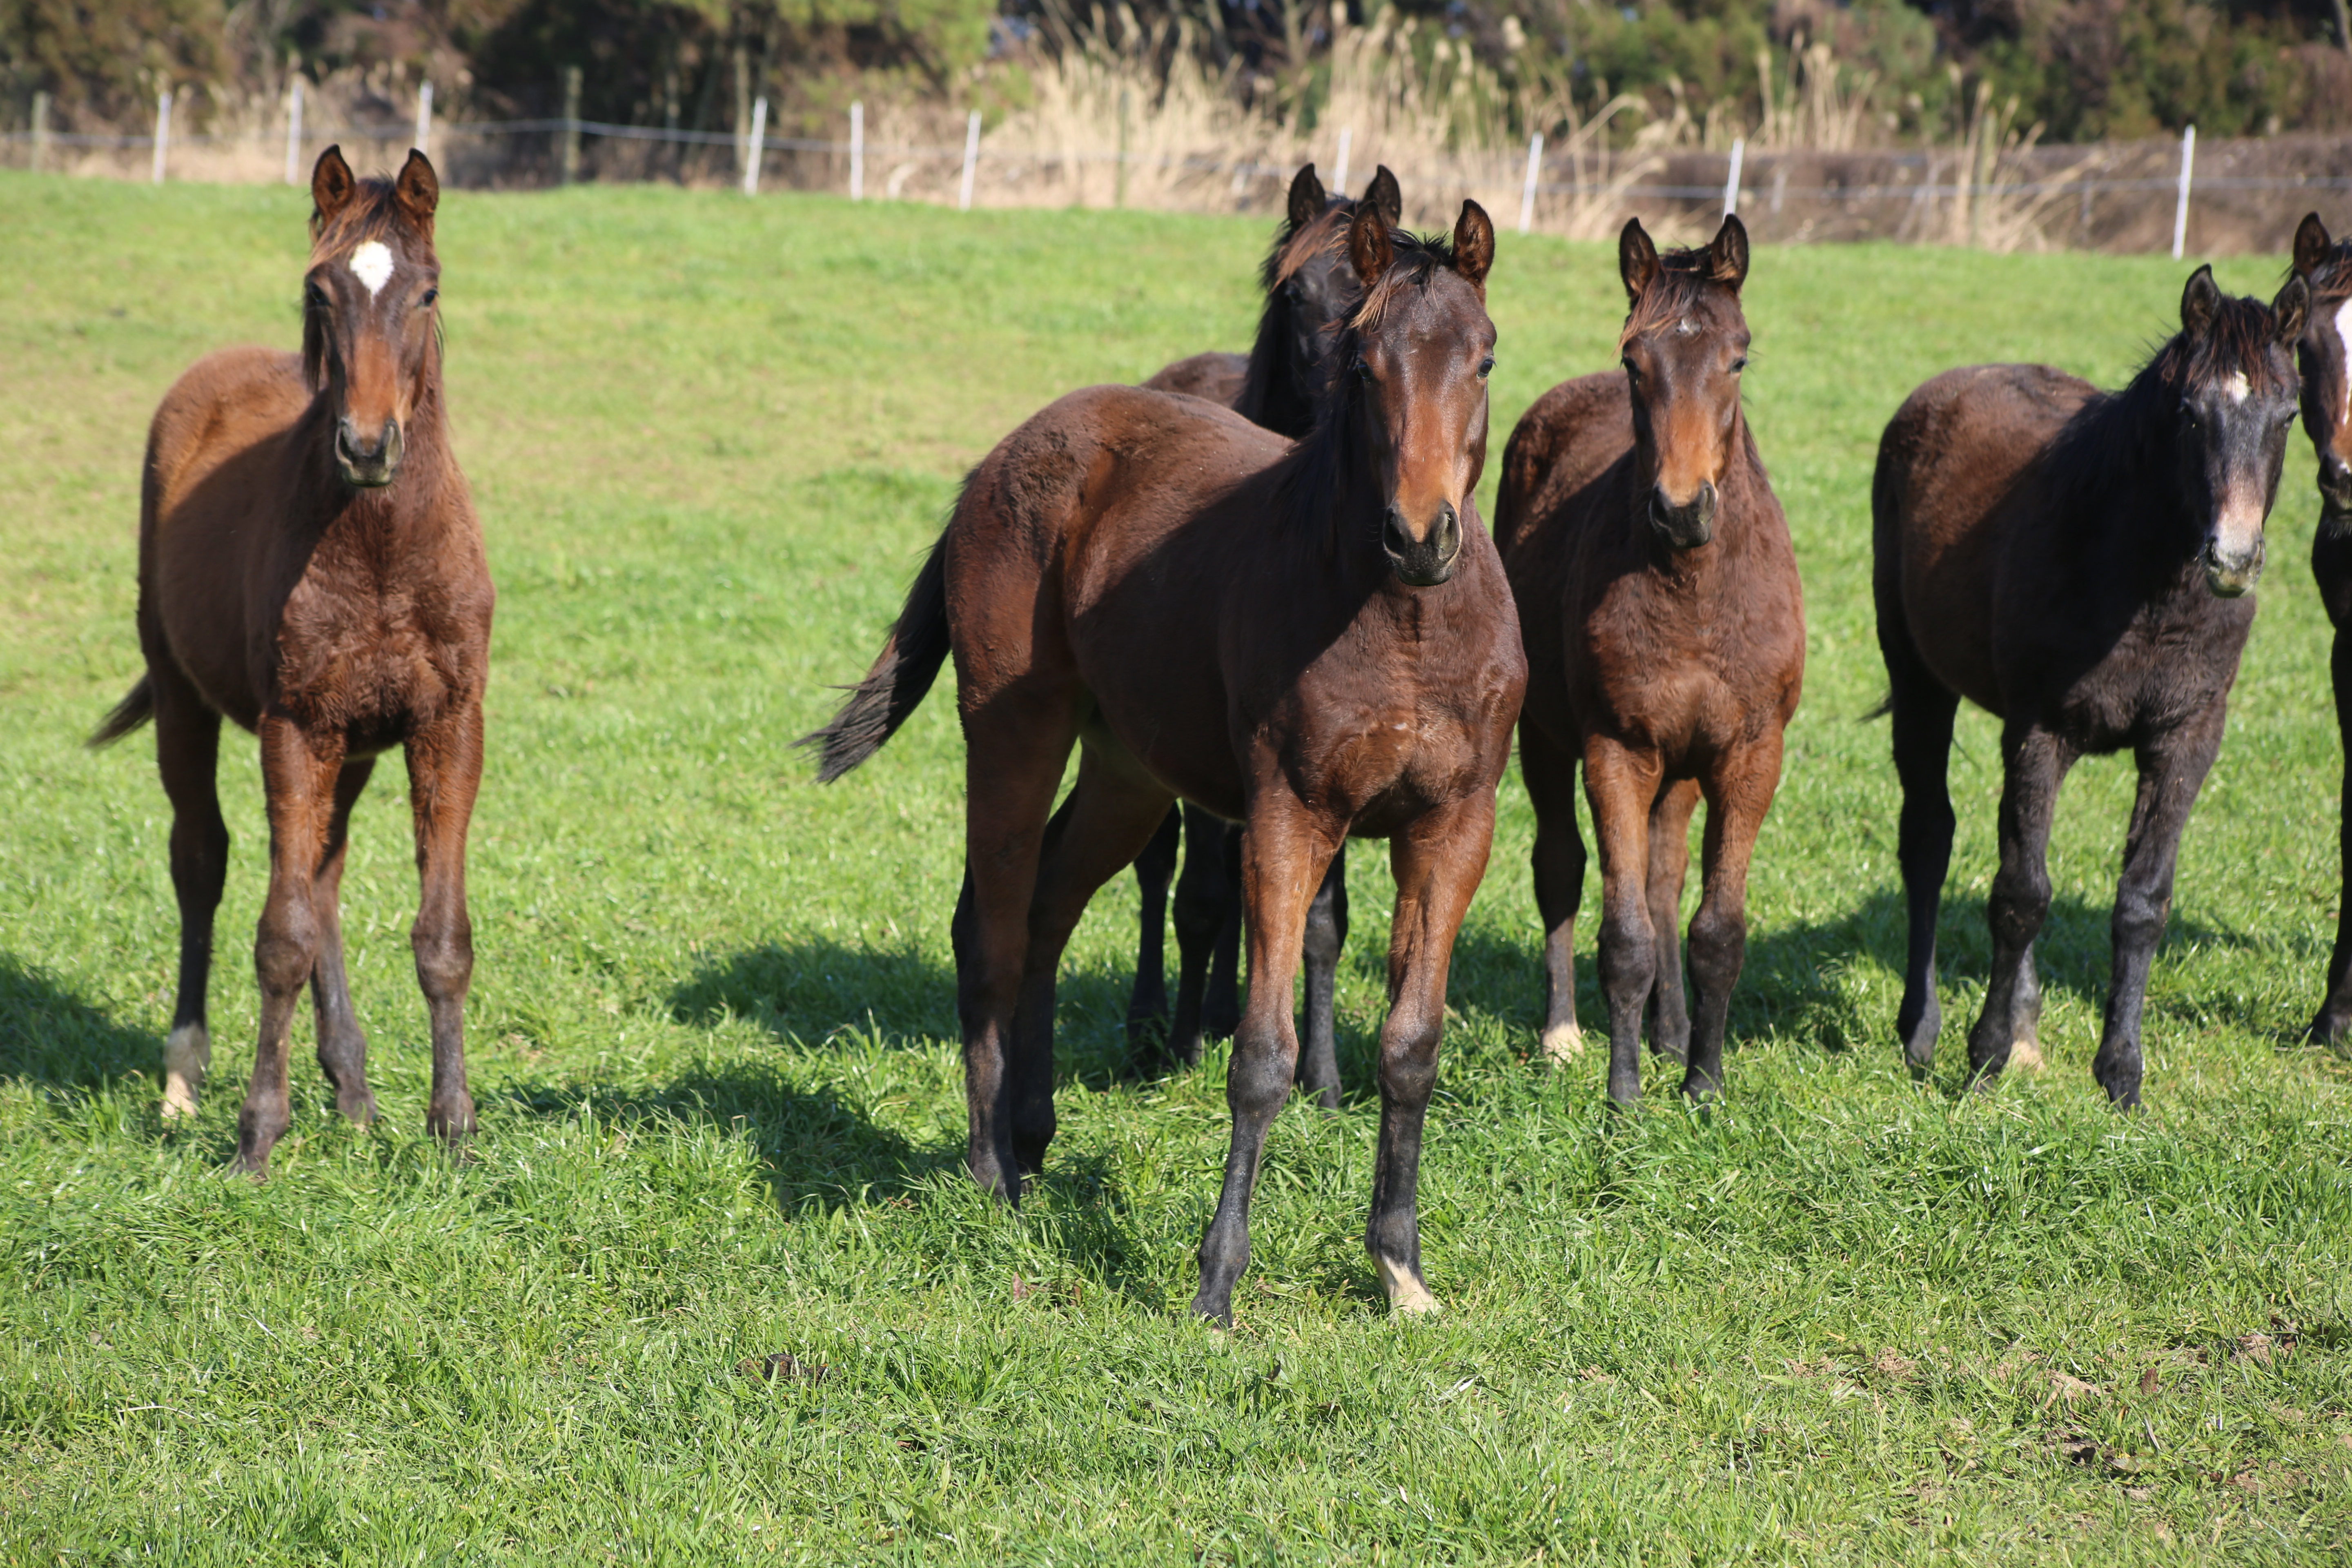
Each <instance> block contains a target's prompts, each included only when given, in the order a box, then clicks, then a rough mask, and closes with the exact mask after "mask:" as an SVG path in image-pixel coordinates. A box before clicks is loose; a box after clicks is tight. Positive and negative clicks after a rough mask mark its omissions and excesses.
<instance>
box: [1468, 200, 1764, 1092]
mask: <svg viewBox="0 0 2352 1568" xmlns="http://www.w3.org/2000/svg"><path fill="white" fill-rule="evenodd" d="M1617 265H1618V271H1619V275H1620V277H1621V278H1622V280H1623V282H1624V285H1625V294H1626V298H1627V300H1629V301H1630V302H1631V310H1629V312H1628V314H1627V316H1626V318H1625V328H1624V331H1623V332H1622V334H1621V336H1620V338H1619V340H1618V346H1619V351H1620V353H1621V354H1622V359H1623V369H1622V371H1620V372H1616V373H1612V374H1601V375H1588V376H1583V377H1581V378H1580V379H1578V380H1575V381H1570V382H1564V383H1562V384H1560V385H1559V386H1556V387H1554V388H1553V389H1552V390H1551V391H1549V392H1548V393H1546V394H1545V395H1543V396H1542V397H1541V398H1538V400H1537V402H1536V405H1535V406H1534V407H1532V408H1530V409H1528V412H1527V415H1526V416H1525V417H1523V418H1522V419H1520V421H1519V424H1518V427H1517V429H1515V430H1513V431H1512V432H1511V440H1510V444H1509V446H1507V447H1506V448H1505V449H1504V453H1503V480H1502V486H1501V490H1500V493H1499V495H1498V496H1497V498H1496V506H1495V532H1496V543H1497V544H1498V545H1499V547H1500V548H1501V550H1502V553H1503V563H1504V567H1505V569H1506V570H1507V572H1508V573H1509V574H1510V580H1511V592H1512V595H1514V597H1515V598H1516V599H1517V603H1518V611H1519V626H1520V627H1521V629H1522V630H1523V631H1524V632H1525V634H1526V637H1527V648H1528V700H1527V710H1526V712H1525V713H1524V714H1523V715H1522V717H1521V718H1520V720H1519V769H1520V772H1521V773H1522V774H1523V775H1524V776H1525V778H1526V780H1527V785H1528V796H1529V797H1530V799H1531V800H1532V801H1533V803H1534V805H1535V811H1536V845H1535V884H1536V903H1537V906H1538V910H1539V912H1540V913H1541V915H1542V917H1543V922H1544V973H1545V975H1546V978H1547V981H1548V987H1549V1001H1548V1005H1547V1007H1546V1010H1545V1017H1544V1033H1543V1046H1544V1052H1545V1055H1546V1056H1547V1057H1548V1058H1550V1059H1551V1060H1552V1061H1554V1062H1555V1063H1558V1062H1561V1061H1564V1060H1566V1059H1567V1058H1570V1057H1572V1056H1574V1055H1575V1054H1576V1053H1577V1052H1578V1051H1579V1050H1580V1048H1581V1047H1580V1038H1579V1035H1578V1030H1577V1024H1576V973H1575V967H1574V961H1573V952H1574V946H1575V940H1576V914H1577V908H1578V906H1579V904H1580V902H1581V900H1582V899H1583V894H1584V865H1585V852H1584V840H1583V837H1582V836H1581V835H1580V833H1579V832H1578V831H1577V825H1576V773H1577V769H1578V767H1579V766H1580V765H1581V766H1582V768H1583V769H1584V781H1585V792H1586V794H1587V795H1588V796H1589V797H1590V799H1591V804H1592V822H1593V831H1594V832H1595V833H1597V834H1598V835H1599V836H1600V838H1601V910H1602V912H1601V942H1600V948H1601V953H1600V957H1601V989H1602V991H1603V993H1604V994H1606V997H1607V1000H1608V1007H1609V1095H1610V1098H1611V1099H1612V1100H1615V1101H1617V1102H1618V1103H1619V1104H1631V1103H1633V1101H1634V1100H1638V1099H1639V1098H1640V1097H1641V1092H1642V1076H1641V1057H1640V1037H1641V1028H1642V1015H1643V1009H1644V1006H1645V1005H1646V1007H1647V1009H1648V1012H1649V1017H1650V1044H1651V1047H1652V1048H1653V1049H1654V1050H1655V1051H1657V1052H1659V1053H1660V1054H1661V1055H1664V1056H1665V1057H1668V1058H1675V1059H1680V1060H1683V1061H1685V1071H1684V1076H1683V1092H1684V1093H1685V1094H1686V1095H1689V1096H1691V1097H1692V1098H1694V1099H1700V1098H1705V1097H1706V1096H1708V1095H1711V1094H1713V1093H1714V1092H1715V1091H1716V1090H1717V1089H1718V1088H1719V1087H1720V1086H1721V1084H1722V1082H1723V1037H1724V1030H1725V1027H1726V1022H1727V1009H1728V1008H1729V1006H1730V1000H1731V989H1732V986H1733V985H1734V984H1737V983H1738V978H1739V971H1740V966H1741V964H1742V963H1743V962H1744V960H1745V958H1746V954H1747V944H1748V913H1747V900H1748V860H1749V858H1750V856H1751V855H1752V853H1753V852H1754V849H1755V845H1756V834H1757V830H1758V828H1759V827H1760V826H1762V824H1763V821H1764V814H1765V812H1766V811H1767V810H1768V809H1769V807H1770V805H1771V804H1772V795H1773V792H1774V790H1775V789H1776V788H1777V787H1778V785H1779V784H1780V735H1781V731H1783V730H1784V729H1786V728H1787V727H1788V723H1789V719H1790V715H1791V714H1793V713H1794V712H1795V711H1796V708H1797V697H1798V693H1799V690H1800V689H1801V686H1802V685H1803V681H1804V669H1805V612H1804V596H1803V592H1802V588H1801V584H1799V582H1798V579H1797V563H1796V557H1795V554H1794V553H1793V552H1792V551H1791V550H1790V544H1789V525H1788V522H1787V521H1786V519H1784V518H1783V517H1782V516H1781V512H1780V501H1779V500H1778V499H1776V498H1775V497H1774V495H1773V494H1772V485H1771V481H1770V480H1769V479H1767V478H1766V476H1765V473H1764V465H1763V462H1762V460H1761V459H1760V458H1758V456H1757V454H1756V442H1755V439H1754V437H1751V436H1750V435H1749V434H1748V422H1747V420H1746V419H1745V418H1743V417H1742V416H1741V414H1740V408H1739V376H1740V372H1741V371H1742V370H1744V369H1745V368H1746V367H1747V364H1748V323H1747V320H1746V318H1745V316H1744V315H1743V314H1742V313H1741V311H1740V308H1739V290H1740V288H1741V286H1742V285H1743V284H1744V283H1745V282H1746V281H1747V279H1748V231H1747V230H1746V228H1744V227H1743V226H1741V224H1740V222H1739V220H1738V218H1736V217H1726V218H1725V219H1724V220H1723V226H1722V228H1721V230H1720V231H1719V232H1717V235H1716V237H1715V240H1714V242H1713V243H1712V244H1710V245H1709V246H1707V247H1706V248H1705V249H1704V250H1679V251H1672V252H1669V253H1667V254H1666V255H1664V256H1660V255H1659V254H1658V252H1657V248H1656V247H1654V245H1653V244H1652V243H1651V241H1650V237H1649V236H1648V235H1647V234H1646V233H1644V232H1643V228H1642V225H1641V221H1640V220H1639V219H1638V218H1637V219H1634V220H1633V221H1632V222H1629V223H1628V224H1626V226H1625V228H1624V232H1623V233H1622V234H1621V235H1620V236H1619V237H1618V242H1617ZM1701 795H1705V796H1706V843H1705V848H1704V852H1703V853H1704V859H1703V864H1702V868H1701V873H1700V875H1701V892H1700V896H1699V905H1698V910H1697V912H1696V914H1694V915H1693V916H1692V917H1691V926H1690V967H1691V980H1692V984H1693V989H1694V990H1695V992H1696V998H1697V1018H1696V1022H1694V1020H1693V1019H1692V1017H1691V1016H1690V1014H1689V1012H1688V1011H1686V1009H1685V1003H1684V997H1683V984H1682V967H1683V966H1682V954H1681V952H1680V951H1679V946H1678V944H1677V942H1675V925H1676V924H1677V922H1678V921H1679V920H1680V918H1681V914H1682V893H1683V878H1684V875H1685V871H1686V869H1687V868H1688V866H1689V861H1690V820H1691V813H1692V812H1693V811H1694V810H1695V809H1696V806H1697V804H1698V800H1699V797H1700V796H1701Z"/></svg>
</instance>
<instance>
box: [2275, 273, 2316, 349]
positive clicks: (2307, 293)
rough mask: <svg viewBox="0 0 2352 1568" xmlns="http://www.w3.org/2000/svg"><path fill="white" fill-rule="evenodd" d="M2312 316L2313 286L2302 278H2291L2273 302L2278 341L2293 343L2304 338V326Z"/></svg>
mask: <svg viewBox="0 0 2352 1568" xmlns="http://www.w3.org/2000/svg"><path fill="white" fill-rule="evenodd" d="M2310 315H2311V285H2310V284H2308V283H2305V281H2304V280H2303V279H2300V278H2290V279H2287V280H2286V287H2285V288H2284V289H2280V290H2279V291H2278V298H2277V299H2275V300H2272V301H2271V316H2272V318H2273V321H2275V322H2276V323H2277V331H2278V341H2279V342H2282V343H2293V342H2294V341H2295V339H2297V338H2299V337H2301V336H2303V324H2304V322H2305V320H2306V319H2307V318H2309V316H2310Z"/></svg>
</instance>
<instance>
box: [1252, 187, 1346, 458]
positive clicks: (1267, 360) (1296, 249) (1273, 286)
mask: <svg viewBox="0 0 2352 1568" xmlns="http://www.w3.org/2000/svg"><path fill="white" fill-rule="evenodd" d="M1355 211H1356V204H1355V201H1354V200H1353V198H1351V197H1348V196H1340V197H1339V198H1337V199H1336V200H1334V201H1332V202H1330V203H1329V204H1328V205H1326V206H1325V207H1324V209H1323V210H1322V211H1321V212H1319V213H1318V214H1316V215H1315V216H1313V217H1312V218H1309V219H1308V220H1307V222H1306V223H1305V224H1303V225H1301V226H1299V227H1297V228H1292V227H1291V226H1289V224H1288V223H1287V222H1286V223H1285V224H1284V225H1283V226H1282V228H1281V230H1280V231H1279V232H1278V233H1277V234H1276V236H1275V240H1274V244H1273V245H1272V246H1271V247H1268V248H1267V250H1266V253H1265V261H1264V262H1262V263H1261V264H1260V265H1259V267H1258V282H1259V285H1260V287H1261V289H1263V290H1264V292H1265V309H1264V310H1260V311H1259V312H1258V318H1257V336H1256V337H1255V339H1253V340H1252V341H1251V343H1250V352H1249V369H1248V370H1247V372H1246V373H1244V376H1243V379H1242V395H1241V401H1240V402H1239V403H1238V404H1237V405H1235V407H1234V412H1235V413H1237V414H1239V415H1240V416H1242V417H1243V418H1244V419H1246V420H1248V421H1250V423H1252V424H1254V425H1264V426H1265V427H1266V428H1267V429H1269V430H1275V431H1276V432H1277V433H1278V434H1281V435H1289V434H1290V433H1291V432H1290V431H1287V430H1282V429H1281V428H1280V427H1279V426H1276V424H1274V423H1273V421H1274V419H1276V418H1279V417H1281V411H1280V410H1278V409H1277V407H1276V404H1277V401H1278V400H1277V396H1276V395H1277V394H1278V393H1280V392H1282V391H1284V390H1285V389H1284V388H1283V387H1282V385H1281V384H1280V383H1281V380H1282V377H1283V375H1284V373H1285V371H1286V369H1287V367H1288V363H1289V360H1288V355H1287V353H1286V347H1287V345H1286V342H1285V341H1284V340H1285V339H1286V336H1287V335H1288V333H1289V331H1290V311H1291V303H1290V296H1289V294H1288V292H1287V291H1286V290H1285V289H1284V288H1283V285H1284V284H1286V283H1287V282H1289V281H1290V280H1291V279H1292V278H1294V277H1296V276H1297V273H1298V269H1299V268H1302V267H1304V266H1306V265H1307V263H1308V262H1309V261H1312V260H1314V259H1315V258H1317V257H1318V256H1321V255H1322V254H1324V253H1325V252H1326V251H1329V250H1332V249H1336V248H1339V247H1344V246H1346V244H1347V243H1348V227H1349V224H1350V223H1352V222H1353V221H1354V217H1355ZM1291 400H1292V401H1295V400H1296V393H1295V391H1294V392H1293V394H1292V398H1291ZM1304 412H1307V413H1309V414H1311V413H1312V410H1311V409H1308V410H1305V411H1304ZM1285 422H1286V423H1287V421H1285Z"/></svg>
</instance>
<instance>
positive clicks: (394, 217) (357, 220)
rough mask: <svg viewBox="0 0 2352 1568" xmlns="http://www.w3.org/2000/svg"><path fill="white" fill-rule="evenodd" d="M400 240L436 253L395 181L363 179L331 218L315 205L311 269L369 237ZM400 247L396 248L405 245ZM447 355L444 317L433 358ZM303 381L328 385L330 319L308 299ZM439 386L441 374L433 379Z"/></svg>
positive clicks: (437, 324) (319, 387)
mask: <svg viewBox="0 0 2352 1568" xmlns="http://www.w3.org/2000/svg"><path fill="white" fill-rule="evenodd" d="M371 239H375V240H398V241H401V242H402V245H403V246H405V245H409V244H420V245H422V246H423V247H424V249H425V255H426V256H427V257H430V256H432V255H433V241H432V237H430V236H429V235H425V236H420V235H418V234H417V232H416V225H415V222H414V221H413V220H412V219H411V218H410V217H409V216H408V215H407V214H406V213H405V212H403V211H402V210H401V206H400V200H399V196H398V194H397V192H396V190H395V189H394V183H393V182H392V181H390V180H387V179H383V178H371V179H365V180H362V181H360V182H359V188H358V189H357V190H356V191H355V192H354V193H353V194H352V199H351V200H350V201H349V202H348V203H346V204H344V206H343V210H342V211H341V212H340V213H338V214H336V215H335V216H334V219H333V220H332V221H331V222H330V221H329V220H328V219H327V218H326V217H325V216H322V215H321V214H320V211H319V209H318V207H317V206H316V205H313V206H312V207H311V208H310V262H309V263H308V266H310V267H316V266H318V265H319V264H320V262H322V261H324V260H326V259H327V258H329V257H331V256H333V255H334V254H336V253H337V252H338V251H342V250H347V249H350V248H352V247H356V246H361V245H365V244H366V243H367V242H368V241H369V240H371ZM394 248H400V247H394ZM440 357H441V321H440V319H439V318H438V317H437V316H436V318H435V319H434V322H433V358H434V360H435V362H436V363H437V362H438V361H439V359H440ZM302 379H303V381H304V382H305V383H307V384H309V385H310V389H311V390H312V391H314V392H320V391H324V390H325V389H326V385H327V323H326V319H325V317H324V316H323V315H322V314H321V313H320V311H319V310H316V309H315V308H313V307H312V306H311V305H310V302H309V300H308V299H307V298H306V299H305V300H304V302H303V306H302ZM428 381H429V384H431V385H433V386H436V387H437V386H438V385H439V384H440V378H439V377H438V376H434V377H431V378H428Z"/></svg>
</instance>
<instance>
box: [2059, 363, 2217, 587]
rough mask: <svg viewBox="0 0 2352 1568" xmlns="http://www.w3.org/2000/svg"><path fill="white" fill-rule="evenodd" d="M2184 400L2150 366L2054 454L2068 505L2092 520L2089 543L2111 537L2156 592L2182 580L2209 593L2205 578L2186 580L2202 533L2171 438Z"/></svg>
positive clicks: (2095, 409) (2088, 412) (2090, 414)
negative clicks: (2178, 473)
mask: <svg viewBox="0 0 2352 1568" xmlns="http://www.w3.org/2000/svg"><path fill="white" fill-rule="evenodd" d="M2178 402H2179V400H2178V395H2177V394H2176V393H2174V392H2173V390H2172V389H2171V388H2170V387H2168V385H2167V384H2165V382H2164V381H2163V379H2162V378H2161V377H2160V376H2158V374H2156V373H2155V371H2154V369H2153V367H2151V368H2150V370H2148V371H2147V372H2144V373H2143V374H2141V375H2140V376H2138V377H2137V379H2135V380H2134V381H2133V382H2132V384H2130V385H2128V386H2126V387H2125V388H2124V389H2123V390H2122V391H2120V392H2114V393H2104V394H2101V395H2099V397H2098V398H2097V400H2096V401H2095V402H2094V403H2092V404H2091V405H2089V406H2088V407H2087V408H2086V409H2085V410H2084V412H2083V413H2082V414H2081V415H2078V416H2076V418H2077V423H2076V424H2075V425H2074V426H2073V427H2071V428H2070V429H2069V430H2068V431H2066V432H2065V433H2063V435H2062V436H2061V437H2060V441H2059V451H2058V452H2057V453H2056V454H2055V455H2056V457H2057V458H2058V463H2057V468H2058V471H2059V474H2060V475H2061V481H2060V482H2061V484H2062V485H2063V487H2064V490H2063V493H2064V494H2065V498H2066V506H2065V510H2066V511H2068V512H2070V513H2073V514H2074V515H2075V516H2077V517H2080V518H2083V519H2084V520H2086V522H2087V526H2086V527H2085V528H2084V530H2083V538H2084V542H2086V543H2089V542H2102V543H2105V542H2109V541H2112V543H2113V546H2114V549H2115V551H2116V554H2117V555H2118V556H2119V558H2121V559H2122V560H2125V561H2126V562H2134V563H2138V564H2140V565H2141V566H2142V568H2143V576H2144V580H2145V583H2146V585H2147V589H2148V591H2149V592H2150V593H2151V594H2162V593H2165V592H2168V591H2169V590H2171V589H2172V588H2174V587H2176V586H2179V585H2182V584H2188V585H2189V586H2193V587H2195V588H2196V590H2197V591H2198V592H2200V593H2201V592H2203V586H2202V584H2201V582H2200V583H2198V584H2189V583H2188V580H2189V577H2191V576H2193V575H2194V574H2193V573H2192V572H2191V571H2190V570H2189V569H2190V567H2191V566H2192V565H2193V564H2194V563H2195V560H2196V558H2197V555H2198V554H2199V552H2200V551H2202V550H2203V549H2204V543H2205V542H2204V531H2203V528H2202V526H2201V525H2200V522H2199V521H2198V519H2197V517H2196V515H2195V514H2194V513H2193V512H2192V511H2191V510H2189V501H2188V498H2187V497H2185V496H2184V495H2183V494H2182V493H2181V490H2180V487H2179V485H2177V484H2175V483H2174V482H2172V455H2171V453H2170V451H2169V450H2168V446H2169V443H2168V440H2167V436H2168V432H2169V430H2170V426H2171V424H2172V421H2173V419H2174V417H2175V415H2176V414H2177V412H2178ZM2067 447H2073V448H2074V450H2073V451H2072V452H2069V451H2067V450H2066V448H2067Z"/></svg>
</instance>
